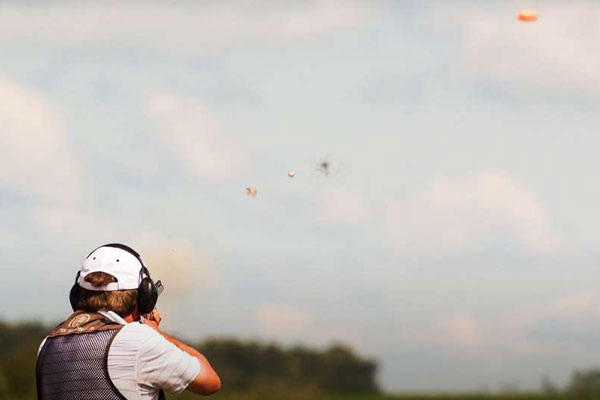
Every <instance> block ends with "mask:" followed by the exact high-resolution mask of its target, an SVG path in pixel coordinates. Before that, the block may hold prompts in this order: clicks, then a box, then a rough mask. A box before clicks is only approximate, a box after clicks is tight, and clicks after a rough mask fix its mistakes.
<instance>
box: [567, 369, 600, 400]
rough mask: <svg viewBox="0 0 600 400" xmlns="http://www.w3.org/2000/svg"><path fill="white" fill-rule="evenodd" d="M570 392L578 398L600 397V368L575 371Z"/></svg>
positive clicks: (569, 388)
mask: <svg viewBox="0 0 600 400" xmlns="http://www.w3.org/2000/svg"><path fill="white" fill-rule="evenodd" d="M568 393H569V395H571V396H573V397H575V398H578V399H588V398H600V369H591V370H588V371H577V372H575V373H574V374H573V376H572V377H571V383H570V384H569V387H568Z"/></svg>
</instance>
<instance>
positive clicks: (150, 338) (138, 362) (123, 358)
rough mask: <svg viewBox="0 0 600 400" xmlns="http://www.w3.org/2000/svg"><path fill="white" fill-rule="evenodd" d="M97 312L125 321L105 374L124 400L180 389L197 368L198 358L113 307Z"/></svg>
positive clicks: (110, 351) (140, 399)
mask: <svg viewBox="0 0 600 400" xmlns="http://www.w3.org/2000/svg"><path fill="white" fill-rule="evenodd" d="M99 313H100V314H102V315H104V316H105V317H107V318H109V319H110V320H111V321H113V322H116V323H119V324H122V325H125V326H124V327H123V328H121V330H120V331H119V332H118V333H117V334H116V335H115V337H114V339H113V342H112V344H111V346H110V348H109V349H108V375H109V376H110V379H111V381H112V382H113V384H114V385H115V387H116V388H117V389H118V390H119V392H121V394H122V395H123V396H125V398H126V399H127V400H156V399H157V398H158V391H159V390H161V389H163V390H166V391H169V392H174V393H179V392H181V391H183V390H184V389H185V388H186V387H187V386H188V385H189V384H190V383H191V382H192V381H193V380H194V378H195V377H196V376H197V375H198V373H199V372H200V361H198V359H197V358H195V357H192V356H190V355H189V354H187V353H186V352H184V351H183V350H181V349H179V348H178V347H177V346H175V345H174V344H173V343H171V342H169V341H168V340H167V339H165V338H164V337H163V336H162V335H160V334H159V333H158V332H156V331H155V330H153V329H152V328H150V327H149V326H148V325H144V324H142V323H139V322H132V323H127V322H126V321H125V320H124V319H123V318H121V317H120V316H119V315H118V314H116V313H114V312H112V311H99ZM44 342H45V340H44ZM44 342H42V344H41V345H40V349H41V348H42V346H44Z"/></svg>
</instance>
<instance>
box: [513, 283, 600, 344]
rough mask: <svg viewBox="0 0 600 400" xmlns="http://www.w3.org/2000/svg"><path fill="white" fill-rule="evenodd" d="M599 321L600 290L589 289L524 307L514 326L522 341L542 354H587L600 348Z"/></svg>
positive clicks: (517, 315)
mask: <svg viewBox="0 0 600 400" xmlns="http://www.w3.org/2000/svg"><path fill="white" fill-rule="evenodd" d="M599 321H600V291H598V290H586V291H577V292H571V293H566V294H563V295H561V296H558V297H557V298H555V299H552V300H549V301H545V302H541V303H538V304H534V305H530V306H527V307H523V308H522V309H520V310H518V312H517V313H515V315H514V316H513V317H512V321H511V325H513V326H514V330H515V331H518V332H519V333H520V336H521V338H522V341H523V342H525V343H529V344H530V345H531V346H534V347H535V348H537V349H540V351H545V352H557V351H561V350H563V351H564V350H569V351H573V352H577V351H578V352H585V351H589V350H591V349H594V351H596V350H597V349H598V348H599V344H598V337H597V332H598V331H599V330H600V322H599Z"/></svg>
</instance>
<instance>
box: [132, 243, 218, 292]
mask: <svg viewBox="0 0 600 400" xmlns="http://www.w3.org/2000/svg"><path fill="white" fill-rule="evenodd" d="M131 243H132V245H133V246H134V248H135V249H136V250H137V251H139V253H140V254H141V256H142V259H143V260H144V262H145V263H146V265H147V267H148V269H149V270H150V273H151V274H152V277H153V278H154V279H155V280H159V279H160V280H162V281H163V283H164V285H165V289H168V290H169V292H170V293H172V295H174V296H180V295H182V294H185V293H187V292H190V291H196V290H199V291H206V290H214V289H217V288H218V287H219V286H220V275H219V273H218V270H217V268H216V266H215V263H214V261H213V260H212V257H211V256H210V255H209V253H208V252H207V251H203V250H202V249H201V248H199V247H198V246H195V245H194V244H193V243H192V242H191V241H190V240H188V239H186V238H178V237H165V236H164V235H160V234H151V233H150V234H142V235H134V236H133V238H132V240H131Z"/></svg>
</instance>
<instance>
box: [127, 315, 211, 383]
mask: <svg viewBox="0 0 600 400" xmlns="http://www.w3.org/2000/svg"><path fill="white" fill-rule="evenodd" d="M144 328H147V329H148V330H149V331H150V333H149V334H146V335H144V341H143V342H142V343H140V348H139V352H138V359H137V362H136V381H137V382H136V383H137V385H138V387H139V388H140V390H141V391H142V392H143V391H146V390H159V389H163V390H167V391H169V392H174V393H179V392H181V391H183V390H184V389H185V388H186V387H187V386H188V385H189V384H190V383H191V382H192V381H193V380H194V378H196V376H197V375H198V373H199V372H200V361H199V360H198V359H197V358H195V357H192V356H190V355H189V354H187V353H186V352H184V351H183V350H181V349H180V348H178V347H177V346H175V345H174V344H173V343H171V342H169V341H168V340H167V339H165V338H164V337H163V336H162V335H160V334H159V333H158V332H156V331H154V330H152V329H151V328H150V327H147V326H144Z"/></svg>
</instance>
